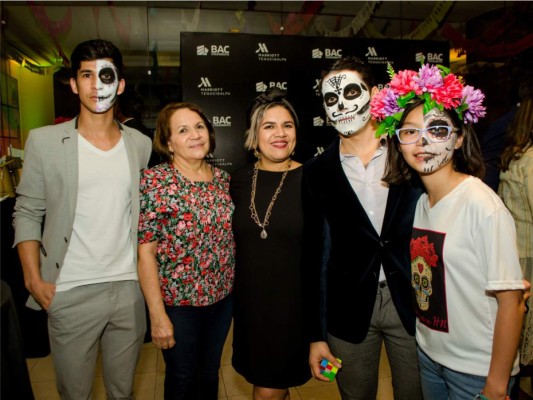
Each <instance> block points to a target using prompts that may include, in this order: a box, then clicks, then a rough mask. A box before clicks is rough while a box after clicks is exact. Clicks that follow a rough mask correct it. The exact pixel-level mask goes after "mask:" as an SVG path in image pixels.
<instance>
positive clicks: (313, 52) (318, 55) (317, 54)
mask: <svg viewBox="0 0 533 400" xmlns="http://www.w3.org/2000/svg"><path fill="white" fill-rule="evenodd" d="M323 55H324V53H323V52H322V51H320V49H313V50H311V57H312V58H322V56H323Z"/></svg>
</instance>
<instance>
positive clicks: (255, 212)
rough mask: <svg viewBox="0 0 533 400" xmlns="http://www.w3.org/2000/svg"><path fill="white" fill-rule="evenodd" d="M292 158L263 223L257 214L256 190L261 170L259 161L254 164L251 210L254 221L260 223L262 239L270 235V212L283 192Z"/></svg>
mask: <svg viewBox="0 0 533 400" xmlns="http://www.w3.org/2000/svg"><path fill="white" fill-rule="evenodd" d="M291 163H292V160H291V159H290V158H289V162H288V164H287V168H286V169H285V171H284V172H283V175H282V176H281V181H280V182H279V185H278V188H277V189H276V191H275V192H274V196H272V200H270V204H269V205H268V208H267V210H266V213H265V219H264V220H263V222H262V223H261V221H259V216H258V215H257V210H256V209H255V190H256V188H257V174H258V172H259V167H258V164H259V162H256V163H255V165H254V175H253V177H252V198H251V200H250V211H251V212H252V219H253V220H254V222H255V223H256V224H257V225H259V227H260V228H262V230H261V234H260V235H259V236H260V237H261V239H266V238H267V237H268V234H267V231H266V227H267V226H268V221H269V219H270V214H272V207H273V206H274V202H275V201H276V199H277V198H278V195H279V194H280V192H281V187H282V186H283V182H284V181H285V177H286V176H287V173H288V172H289V169H290V168H291Z"/></svg>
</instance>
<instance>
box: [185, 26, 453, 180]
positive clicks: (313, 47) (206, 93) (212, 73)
mask: <svg viewBox="0 0 533 400" xmlns="http://www.w3.org/2000/svg"><path fill="white" fill-rule="evenodd" d="M180 43H181V77H182V82H181V84H182V93H183V100H184V101H189V102H193V103H196V104H198V105H199V106H200V107H201V108H202V109H203V110H204V111H205V112H206V114H207V115H208V117H209V118H210V119H211V122H212V123H213V126H214V128H215V131H216V137H217V141H216V143H217V147H216V149H215V152H214V154H213V155H212V157H211V159H210V162H211V163H212V164H214V165H216V166H219V167H221V168H223V169H225V170H227V171H228V172H230V173H231V172H233V171H234V170H235V169H236V168H239V167H241V166H242V165H244V164H245V163H247V162H248V161H249V160H250V154H248V152H247V151H245V149H244V133H245V130H246V122H247V121H246V111H247V109H248V107H249V106H250V103H251V102H252V100H253V99H254V98H255V97H256V96H258V95H259V94H260V93H261V92H264V91H265V90H267V89H268V88H271V87H278V88H280V89H283V90H285V91H287V95H288V98H289V100H290V101H291V102H292V104H293V105H294V107H295V110H296V112H297V114H298V118H299V120H300V130H299V137H298V146H297V149H296V154H295V156H294V158H295V159H296V160H298V161H300V162H305V161H306V160H308V159H310V158H312V157H313V156H315V155H317V154H319V153H320V152H322V151H323V150H324V149H325V148H326V147H327V146H328V145H329V144H330V143H331V141H332V140H333V138H334V137H335V135H336V133H335V130H334V129H333V128H332V127H331V126H329V125H328V121H327V118H326V115H325V113H324V110H323V107H322V100H321V94H320V90H319V82H320V77H321V73H322V70H323V69H325V68H326V67H327V66H329V65H330V64H331V63H333V62H335V60H337V59H340V58H342V57H345V56H356V57H358V58H360V59H362V60H363V61H365V62H367V63H368V64H369V65H370V66H371V68H372V69H373V71H374V74H375V76H376V78H377V82H378V84H379V85H383V84H385V83H386V82H388V81H389V77H388V75H387V70H386V67H387V63H389V62H390V63H391V64H392V65H393V67H394V69H395V70H396V71H399V70H401V69H406V68H409V69H418V68H419V67H420V63H421V60H426V62H429V63H434V64H443V65H446V66H449V54H450V49H449V45H448V42H432V41H420V40H398V39H354V38H337V37H335V38H333V37H304V36H272V35H254V34H243V33H238V34H236V33H228V34H224V33H195V32H183V33H182V34H181V38H180Z"/></svg>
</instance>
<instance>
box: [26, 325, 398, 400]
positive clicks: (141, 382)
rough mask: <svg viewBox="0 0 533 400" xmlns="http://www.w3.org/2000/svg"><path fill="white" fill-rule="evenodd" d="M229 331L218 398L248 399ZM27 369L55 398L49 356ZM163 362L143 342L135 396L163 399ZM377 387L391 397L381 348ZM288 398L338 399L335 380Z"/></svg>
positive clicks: (39, 395)
mask: <svg viewBox="0 0 533 400" xmlns="http://www.w3.org/2000/svg"><path fill="white" fill-rule="evenodd" d="M231 342H232V334H231V331H230V334H229V335H228V339H227V340H226V344H225V346H224V352H223V354H222V366H221V368H220V385H219V389H218V396H219V399H224V400H251V399H252V385H250V384H249V383H248V382H246V381H245V380H244V378H243V377H242V376H240V375H239V374H237V373H236V372H235V370H234V369H233V367H232V366H231ZM27 363H28V369H29V371H30V379H31V385H32V388H33V393H34V395H35V399H36V400H59V395H58V394H57V391H56V387H55V374H54V369H53V366H52V360H51V357H50V356H48V357H44V358H31V359H28V360H27ZM164 371H165V364H164V361H163V357H162V356H161V352H160V351H159V350H158V349H156V348H155V347H154V346H153V345H152V343H146V344H144V348H143V351H142V354H141V359H140V361H139V365H138V366H137V374H136V377H135V389H134V391H135V396H136V398H137V400H148V399H149V400H163V379H164ZM379 373H380V375H379V377H380V379H379V387H378V397H377V400H392V399H393V396H392V387H391V374H390V368H389V364H388V361H387V357H386V354H385V351H384V350H383V351H382V358H381V364H380V371H379ZM290 392H291V400H340V395H339V392H338V390H337V385H336V384H335V383H324V382H319V381H316V380H314V379H311V380H310V381H308V382H307V383H306V384H305V385H302V386H298V387H296V388H291V390H290ZM93 399H94V400H105V389H104V384H103V381H102V376H101V370H100V366H98V367H97V371H96V378H95V381H94V390H93Z"/></svg>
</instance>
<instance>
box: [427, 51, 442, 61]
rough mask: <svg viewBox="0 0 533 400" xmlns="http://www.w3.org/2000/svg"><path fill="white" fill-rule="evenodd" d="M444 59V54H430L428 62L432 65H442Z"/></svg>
mask: <svg viewBox="0 0 533 400" xmlns="http://www.w3.org/2000/svg"><path fill="white" fill-rule="evenodd" d="M443 58H444V54H442V53H428V62H430V63H441V62H442V60H443Z"/></svg>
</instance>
